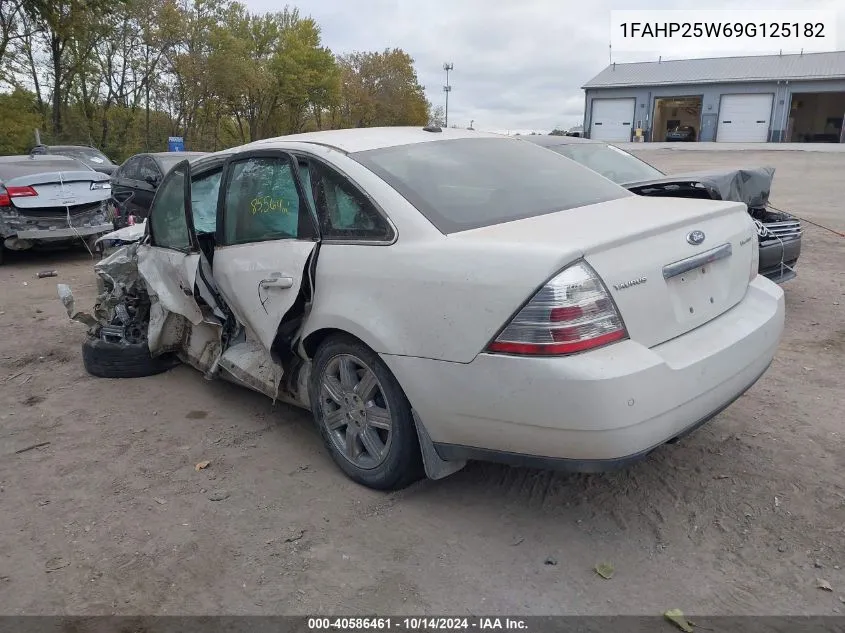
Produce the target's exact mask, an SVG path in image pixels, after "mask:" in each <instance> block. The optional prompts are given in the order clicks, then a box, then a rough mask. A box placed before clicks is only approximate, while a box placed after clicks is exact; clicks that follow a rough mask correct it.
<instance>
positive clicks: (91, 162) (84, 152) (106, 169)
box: [30, 145, 117, 175]
mask: <svg viewBox="0 0 845 633" xmlns="http://www.w3.org/2000/svg"><path fill="white" fill-rule="evenodd" d="M42 154H53V155H58V156H68V157H69V158H75V159H76V160H78V161H80V162H82V163H85V164H86V165H88V167H90V168H91V169H93V170H94V171H98V172H100V173H101V174H109V175H111V174H113V173H114V171H115V170H116V169H117V165H115V164H114V163H113V162H111V160H109V157H108V156H106V155H105V154H103V153H102V152H101V151H100V150H98V149H96V148H94V147H86V146H85V145H36V146H35V147H33V148H32V151H30V155H31V156H37V155H42Z"/></svg>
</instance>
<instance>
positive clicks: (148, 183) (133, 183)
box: [111, 152, 204, 224]
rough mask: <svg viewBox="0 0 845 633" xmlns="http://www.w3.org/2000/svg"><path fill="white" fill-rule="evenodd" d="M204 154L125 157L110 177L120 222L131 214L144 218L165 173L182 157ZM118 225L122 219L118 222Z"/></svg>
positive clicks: (161, 153) (153, 154)
mask: <svg viewBox="0 0 845 633" xmlns="http://www.w3.org/2000/svg"><path fill="white" fill-rule="evenodd" d="M203 155H204V152H158V153H151V154H135V156H132V157H130V158H128V159H127V160H126V162H124V163H123V164H122V165H121V166H120V167H119V168H118V169H117V171H115V172H114V174H112V178H111V187H112V199H113V201H114V203H115V205H116V207H117V209H116V211H117V215H118V216H119V217H120V218H121V219H122V220H123V221H125V219H126V218H128V217H129V216H130V215H132V216H135V218H137V219H139V220H141V219H144V218H146V217H147V214H148V213H149V211H150V205H151V204H152V202H153V196H155V192H156V189H158V186H159V184H161V181H162V179H163V178H164V176H165V174H167V172H168V171H170V169H171V168H172V167H173V166H174V165H176V164H178V163H180V162H182V161H183V160H186V159H191V158H196V157H197V156H203ZM118 224H123V222H121V221H118Z"/></svg>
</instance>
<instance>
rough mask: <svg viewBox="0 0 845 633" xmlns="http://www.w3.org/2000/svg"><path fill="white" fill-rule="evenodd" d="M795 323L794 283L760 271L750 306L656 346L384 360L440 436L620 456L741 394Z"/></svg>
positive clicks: (526, 450) (496, 448)
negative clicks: (788, 288)
mask: <svg viewBox="0 0 845 633" xmlns="http://www.w3.org/2000/svg"><path fill="white" fill-rule="evenodd" d="M783 327H784V298H783V291H782V290H781V289H780V288H779V287H778V286H777V285H775V284H774V283H772V282H770V281H768V280H767V279H765V278H763V277H760V276H758V277H757V278H756V279H755V280H754V281H752V282H751V284H750V285H749V288H748V292H747V294H746V296H745V298H744V299H743V300H742V301H741V302H740V303H739V304H737V305H736V306H734V307H733V308H731V309H730V310H728V311H727V312H725V313H724V314H722V315H721V316H719V317H717V318H716V319H713V320H712V321H710V322H708V323H706V324H705V325H702V326H701V327H698V328H696V329H695V330H693V331H691V332H688V333H686V334H684V335H682V336H679V337H677V338H675V339H673V340H671V341H668V342H666V343H663V344H661V345H658V346H655V347H653V348H651V349H649V348H646V347H644V346H642V345H640V344H638V343H636V342H633V341H630V340H629V341H623V342H620V343H617V344H613V345H609V346H607V347H605V348H602V349H599V350H595V351H592V352H587V353H584V354H579V355H575V356H569V357H561V358H527V357H515V356H504V355H494V354H479V355H478V356H477V357H476V358H475V359H474V360H473V361H472V362H470V363H466V364H462V363H450V362H444V361H436V360H428V359H422V358H413V357H406V356H391V355H383V356H382V358H383V359H384V361H385V362H386V363H387V365H388V366H389V367H390V369H391V370H392V371H393V372H394V375H396V377H397V379H398V380H399V382H400V384H401V385H402V387H403V389H404V390H405V392H406V394H407V395H408V398H409V400H410V402H411V404H412V406H413V407H414V409H415V410H416V411H417V413H418V415H419V417H420V419H421V420H422V422H423V424H424V425H425V427H426V429H427V431H428V433H429V435H430V436H431V438H432V440H433V441H434V442H435V444H443V445H452V446H458V447H472V448H478V449H485V450H487V451H493V452H502V453H507V454H521V455H528V456H536V457H540V458H550V459H571V460H611V461H612V460H620V459H624V458H626V457H630V456H634V455H637V454H640V453H643V452H646V451H648V450H650V449H652V448H654V447H656V446H658V445H660V444H663V443H665V442H666V441H668V440H671V439H673V438H675V437H677V436H678V435H679V434H681V433H682V432H683V431H685V430H687V429H689V428H690V427H691V426H693V425H695V424H696V423H698V422H701V421H703V420H706V419H707V418H708V417H709V416H712V415H713V414H714V413H715V412H718V411H719V410H721V409H722V408H724V407H725V406H726V405H727V404H729V403H730V402H732V401H733V400H734V399H736V398H737V397H738V396H739V395H741V394H742V393H743V392H744V391H745V390H747V389H748V388H749V387H750V386H751V385H753V384H754V382H756V380H757V378H759V377H760V376H761V375H762V374H763V373H764V372H765V370H766V368H767V367H768V365H769V364H770V363H771V361H772V358H773V357H774V354H775V351H776V349H777V346H778V343H779V341H780V337H781V334H782V332H783Z"/></svg>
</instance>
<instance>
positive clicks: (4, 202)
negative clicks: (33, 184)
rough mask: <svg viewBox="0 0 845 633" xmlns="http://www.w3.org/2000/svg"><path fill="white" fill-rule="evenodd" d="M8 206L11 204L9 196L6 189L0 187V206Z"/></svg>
mask: <svg viewBox="0 0 845 633" xmlns="http://www.w3.org/2000/svg"><path fill="white" fill-rule="evenodd" d="M10 206H12V199H11V198H10V197H9V194H8V193H6V190H5V189H3V188H2V187H0V207H10Z"/></svg>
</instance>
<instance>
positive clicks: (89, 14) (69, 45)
mask: <svg viewBox="0 0 845 633" xmlns="http://www.w3.org/2000/svg"><path fill="white" fill-rule="evenodd" d="M124 1H125V0H27V2H26V3H25V4H24V5H23V6H24V10H25V11H26V12H27V13H28V15H29V17H30V18H31V19H32V22H33V23H34V24H36V25H37V26H38V34H39V36H40V38H41V40H42V42H43V43H44V45H45V48H46V50H47V53H48V57H49V60H50V73H51V80H52V82H51V87H52V92H53V94H52V118H53V134H54V135H55V136H56V138H60V137H61V136H62V132H63V129H62V112H63V109H64V106H65V104H66V99H67V88H68V86H69V84H70V82H71V81H72V80H73V78H74V77H75V75H76V73H77V72H78V70H79V69H80V67H79V64H80V63H82V62H83V61H84V60H85V59H86V55H87V53H88V52H89V50H87V48H88V46H90V44H91V42H92V38H91V37H86V35H87V34H90V32H91V31H92V29H94V28H96V26H97V25H99V24H100V23H101V21H102V19H103V17H104V16H106V15H109V14H110V13H111V12H112V11H113V10H114V9H115V8H116V7H117V6H119V5H120V4H122V3H123V2H124Z"/></svg>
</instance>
